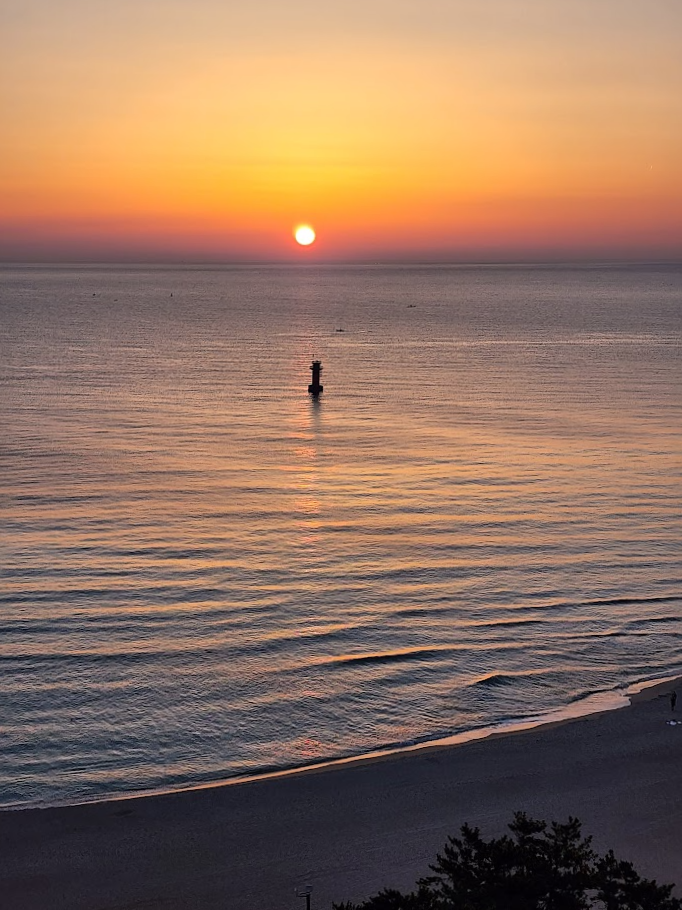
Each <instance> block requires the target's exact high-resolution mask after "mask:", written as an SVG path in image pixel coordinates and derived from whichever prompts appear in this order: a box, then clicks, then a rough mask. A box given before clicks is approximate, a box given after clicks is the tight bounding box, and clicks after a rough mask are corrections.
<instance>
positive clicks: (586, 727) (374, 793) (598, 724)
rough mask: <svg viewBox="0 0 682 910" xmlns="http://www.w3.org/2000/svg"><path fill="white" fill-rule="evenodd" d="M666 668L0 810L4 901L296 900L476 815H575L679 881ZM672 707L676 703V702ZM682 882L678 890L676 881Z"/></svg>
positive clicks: (297, 904) (646, 870) (389, 863)
mask: <svg viewBox="0 0 682 910" xmlns="http://www.w3.org/2000/svg"><path fill="white" fill-rule="evenodd" d="M673 688H674V685H673V684H671V683H665V684H663V685H659V686H655V687H652V688H649V689H646V690H645V691H644V692H643V693H641V694H640V695H639V696H635V697H634V698H633V699H632V704H631V705H630V706H629V707H626V708H623V709H620V710H617V711H610V712H606V713H602V714H596V715H592V716H589V717H586V718H582V719H578V720H573V721H570V722H566V723H562V724H559V725H552V726H549V725H547V726H544V727H539V728H536V729H534V730H531V731H526V732H521V733H511V734H504V735H498V736H494V737H491V738H489V739H485V740H480V741H477V742H471V743H467V744H463V745H459V746H440V747H438V746H434V747H431V748H427V749H421V750H419V751H416V752H410V753H402V754H397V755H393V756H390V757H385V758H378V759H372V760H365V761H357V762H353V763H351V764H345V765H338V766H333V767H329V768H326V769H323V770H318V771H306V772H302V773H297V774H293V775H289V776H285V777H279V778H270V779H264V780H257V781H251V782H245V783H240V784H237V785H228V786H216V787H210V788H205V789H201V790H193V791H186V792H182V793H175V794H168V795H163V796H153V797H142V798H139V799H128V800H119V801H112V802H106V803H99V804H91V805H84V806H74V807H68V808H55V809H44V810H24V811H8V812H2V813H0V895H2V898H1V901H0V902H1V903H2V906H4V907H8V908H11V910H86V908H87V910H133V908H135V910H142V908H144V910H151V908H164V910H190V908H191V910H199V908H202V910H217V908H222V910H225V908H230V910H247V908H248V910H253V908H261V910H266V908H267V910H293V908H303V907H305V900H304V899H303V898H302V897H298V896H297V895H296V890H297V888H300V887H302V886H304V885H306V884H308V885H311V886H312V888H313V892H312V907H313V910H315V908H329V907H330V906H331V902H332V900H336V901H341V900H347V899H361V898H363V897H367V896H369V895H370V894H371V893H374V892H376V891H377V890H379V889H380V888H382V887H384V886H394V887H398V888H409V887H411V886H412V884H413V883H414V881H415V879H416V878H418V877H419V876H421V875H423V874H426V873H427V872H428V864H429V862H430V861H431V860H432V859H433V857H434V855H435V853H436V851H437V850H439V849H440V848H441V847H442V845H443V843H444V842H445V839H446V836H447V835H448V834H451V833H456V832H457V830H458V828H459V826H460V825H461V824H462V823H463V822H465V821H468V822H470V823H472V824H476V825H478V826H480V827H481V829H482V830H483V832H484V833H485V834H486V835H493V834H499V833H501V832H502V831H503V830H504V828H505V825H506V824H507V822H508V821H509V820H510V819H511V815H512V813H513V812H514V810H516V809H523V810H526V811H527V812H529V813H531V814H534V815H535V816H537V817H541V818H545V819H548V820H549V819H557V820H565V819H566V817H567V816H568V815H574V816H577V817H578V818H580V819H581V820H582V822H583V824H584V831H585V833H588V834H592V835H593V836H594V844H595V846H596V847H597V848H598V849H599V850H606V849H608V848H610V847H611V848H613V849H614V851H615V852H616V855H617V856H619V857H621V858H624V859H629V860H631V861H633V862H634V863H635V865H636V867H637V869H638V870H639V871H640V872H641V873H642V874H644V875H646V876H648V877H652V878H656V879H658V880H659V881H660V882H671V881H677V882H679V883H680V885H681V886H682V725H680V726H671V725H670V724H668V723H667V722H668V721H669V720H670V719H671V717H674V716H676V715H673V714H671V709H670V703H669V699H668V693H669V692H670V691H671V690H672V689H673ZM677 716H678V717H679V719H680V720H682V709H680V708H679V705H678V713H677ZM678 893H682V890H681V889H678Z"/></svg>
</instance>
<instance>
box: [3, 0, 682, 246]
mask: <svg viewBox="0 0 682 910" xmlns="http://www.w3.org/2000/svg"><path fill="white" fill-rule="evenodd" d="M681 47H682V3H680V0H335V2H331V0H320V2H313V0H287V2H284V0H249V2H248V3H246V2H243V0H239V2H238V0H191V2H190V0H115V2H113V0H0V122H1V123H2V126H1V127H0V260H2V261H60V260H63V261H161V262H163V261H191V262H194V261H199V262H201V261H212V262H215V261H224V262H239V261H280V260H282V261H292V262H300V261H306V262H310V261H345V260H360V261H386V260H420V261H488V260H492V261H508V260H524V261H527V260H538V259H539V260H542V259H575V258H588V259H600V258H609V259H628V258H636V259H658V258H660V259H670V258H674V259H680V258H682V164H681V162H682V52H681V51H680V48H681ZM300 224H309V225H312V226H313V227H314V229H315V231H316V234H317V239H316V241H315V243H313V244H311V245H310V246H308V247H305V248H303V247H301V246H299V245H297V244H296V242H295V241H294V239H293V231H294V229H295V228H296V226H298V225H300Z"/></svg>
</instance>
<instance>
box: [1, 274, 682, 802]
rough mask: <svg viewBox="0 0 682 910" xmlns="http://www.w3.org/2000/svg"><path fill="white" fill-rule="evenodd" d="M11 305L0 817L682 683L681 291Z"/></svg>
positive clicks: (183, 292)
mask: <svg viewBox="0 0 682 910" xmlns="http://www.w3.org/2000/svg"><path fill="white" fill-rule="evenodd" d="M0 289H1V291H0V317H1V321H2V336H1V339H0V428H1V431H2V432H1V437H0V477H1V478H2V480H1V486H0V496H1V504H2V527H1V529H0V534H1V538H0V546H1V554H2V561H1V588H0V672H1V679H0V688H1V692H2V698H1V699H0V733H1V736H0V805H5V806H8V805H28V804H44V803H54V802H69V801H76V800H82V799H92V798H98V797H101V796H104V795H110V794H115V793H129V792H132V791H136V790H145V789H156V788H162V787H178V786H183V785H187V784H192V783H195V782H199V781H207V780H217V779H222V778H226V777H230V776H234V775H239V774H245V773H253V772H254V771H258V770H263V769H268V768H280V767H288V766H292V765H296V764H305V763H309V762H314V761H317V760H320V759H322V758H327V757H334V756H340V755H348V754H358V753H363V752H366V751H369V750H372V749H376V748H378V747H382V746H386V745H392V744H401V743H406V742H411V741H415V740H419V739H429V738H436V737H441V736H444V735H448V734H451V733H456V732H460V731H463V730H473V729H476V728H480V727H482V726H486V725H488V724H492V723H498V722H500V721H506V720H509V719H512V718H522V717H526V716H528V715H531V714H533V715H534V714H537V713H539V712H543V711H549V710H552V709H555V708H557V707H561V706H563V705H566V704H568V703H571V702H574V701H576V700H579V699H581V698H583V697H585V696H586V695H587V694H589V693H591V692H595V691H602V690H606V691H607V690H610V689H613V688H615V687H618V686H622V685H627V684H629V683H632V682H635V681H639V680H643V679H648V678H652V677H655V676H658V675H669V674H671V673H672V672H675V671H682V637H681V636H682V621H681V619H680V608H681V607H682V547H681V544H680V540H681V539H682V533H681V532H682V445H681V437H682V433H681V431H680V427H682V370H681V369H680V366H681V363H680V351H681V349H680V341H681V338H682V270H681V269H678V268H673V267H669V268H663V267H658V268H654V267H651V268H644V267H641V268H521V267H515V268H501V267H499V268H483V267H481V268H473V267H472V268H462V267H460V268H444V267H426V268H408V267H396V268H382V267H366V268H365V267H357V268H342V267H336V268H332V267H327V268H325V267H319V268H313V267H311V268H274V267H272V268H225V269H215V270H209V269H143V268H137V269H116V268H111V269H104V268H86V269H64V268H62V269H48V268H43V269H39V268H25V269H10V268H4V269H3V270H1V271H0ZM312 357H319V358H321V359H322V361H323V364H324V372H323V377H322V378H323V382H324V385H325V391H324V393H323V395H322V396H321V399H320V400H319V401H318V402H315V401H313V400H311V399H310V397H309V396H308V394H307V392H306V389H307V384H308V382H309V375H310V374H309V369H308V368H309V365H310V360H311V358H312Z"/></svg>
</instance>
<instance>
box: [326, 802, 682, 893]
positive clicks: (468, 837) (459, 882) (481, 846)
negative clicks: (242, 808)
mask: <svg viewBox="0 0 682 910" xmlns="http://www.w3.org/2000/svg"><path fill="white" fill-rule="evenodd" d="M509 830H510V832H511V834H505V835H503V836H502V837H499V838H493V839H492V840H488V841H486V840H484V839H483V838H482V837H481V833H480V831H479V829H478V828H472V827H470V826H469V825H463V826H462V828H461V832H460V833H461V836H460V837H449V838H448V841H447V843H446V844H445V847H444V849H443V852H442V853H439V854H438V855H437V857H436V862H435V864H434V865H433V866H431V867H430V868H431V870H432V871H433V872H434V873H435V874H434V875H431V876H429V877H427V878H423V879H420V881H419V882H417V889H416V891H413V892H411V893H409V894H402V893H401V892H400V891H395V890H392V889H386V890H384V891H381V892H380V893H379V894H377V895H375V896H374V897H371V898H369V900H366V901H364V902H363V903H361V904H353V903H343V904H334V910H682V901H680V900H679V899H678V898H676V897H673V896H672V890H673V887H674V886H673V885H659V884H657V883H656V882H655V881H651V880H648V879H643V878H641V876H640V875H639V874H638V873H637V872H636V871H635V869H634V867H633V866H632V864H631V863H628V862H623V861H622V860H617V859H616V857H615V856H614V855H613V852H612V851H609V852H608V853H607V854H606V855H605V856H599V855H598V854H597V853H595V851H594V850H593V849H592V838H591V837H585V838H584V837H583V836H582V832H581V824H580V822H579V821H578V819H576V818H569V820H568V821H567V822H566V823H564V824H560V823H558V822H551V823H550V824H549V825H548V824H547V823H546V822H544V821H538V820H537V819H533V818H530V817H529V816H528V815H526V814H525V812H517V813H515V815H514V820H513V821H512V822H511V824H510V825H509Z"/></svg>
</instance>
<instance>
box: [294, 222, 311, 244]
mask: <svg viewBox="0 0 682 910" xmlns="http://www.w3.org/2000/svg"><path fill="white" fill-rule="evenodd" d="M294 237H295V238H296V243H300V245H301V246H310V244H311V243H312V242H313V241H314V240H315V231H314V230H313V229H312V228H311V227H310V225H309V224H301V225H299V227H297V228H296V230H295V231H294Z"/></svg>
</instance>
